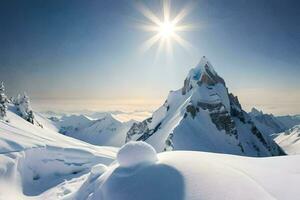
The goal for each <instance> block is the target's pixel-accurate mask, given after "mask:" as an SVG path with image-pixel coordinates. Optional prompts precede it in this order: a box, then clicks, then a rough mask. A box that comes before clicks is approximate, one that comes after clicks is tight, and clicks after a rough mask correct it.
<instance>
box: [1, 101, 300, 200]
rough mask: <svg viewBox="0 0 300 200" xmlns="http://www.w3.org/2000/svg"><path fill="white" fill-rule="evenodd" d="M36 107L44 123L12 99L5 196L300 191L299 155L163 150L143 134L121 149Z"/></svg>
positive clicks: (125, 197) (183, 197) (283, 195)
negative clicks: (80, 136) (92, 140)
mask: <svg viewBox="0 0 300 200" xmlns="http://www.w3.org/2000/svg"><path fill="white" fill-rule="evenodd" d="M198 112H199V111H198ZM202 112H204V111H202ZM188 114H189V115H192V114H191V113H188ZM34 115H35V119H36V120H37V121H39V123H40V124H42V125H43V127H41V126H37V125H35V124H32V123H30V122H28V121H27V120H26V119H24V118H22V117H21V116H19V115H18V113H17V112H16V109H15V106H14V105H12V104H9V105H8V110H7V112H6V118H5V120H3V119H1V120H0V199H1V200H2V199H18V200H19V199H20V200H23V199H24V200H25V199H35V200H42V199H54V200H55V199H64V200H86V199H89V200H96V199H104V200H115V199H118V200H132V199H143V200H150V199H151V200H153V199H156V200H165V199H174V200H207V199H232V200H237V199H247V200H248V199H249V200H254V199H279V200H284V199H297V197H299V196H300V192H299V189H298V185H299V184H300V177H299V170H300V169H299V166H300V165H299V163H300V157H299V155H296V156H280V157H273V158H259V159H258V158H250V157H241V156H233V155H225V154H215V153H206V152H195V151H193V152H192V151H171V152H163V153H158V154H157V153H156V151H155V149H154V148H153V147H151V146H150V145H149V144H147V143H144V142H129V143H127V144H126V145H124V146H123V147H122V148H121V149H118V148H114V147H104V146H102V147H100V146H94V145H91V144H89V143H85V142H83V141H80V140H77V139H74V138H71V137H67V136H65V135H62V134H59V133H58V132H55V129H56V127H55V126H53V124H52V122H50V121H48V119H47V118H44V117H43V116H41V115H39V114H38V113H34ZM196 115H198V114H196ZM188 117H189V116H186V118H188ZM196 117H197V116H195V119H196ZM77 119H80V120H77ZM83 119H85V118H84V116H78V118H76V117H74V118H72V120H69V121H67V120H66V121H65V125H66V124H68V125H74V124H76V125H78V126H81V125H83V123H81V122H82V121H85V122H88V120H86V119H85V120H83ZM87 119H89V118H87ZM190 119H192V118H190ZM220 134H226V133H225V132H221V133H220ZM249 177H250V178H249ZM286 183H289V184H288V185H287V184H286Z"/></svg>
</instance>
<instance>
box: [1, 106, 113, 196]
mask: <svg viewBox="0 0 300 200" xmlns="http://www.w3.org/2000/svg"><path fill="white" fill-rule="evenodd" d="M7 119H8V122H6V121H3V120H2V121H1V120H0V199H1V200H2V199H27V198H29V197H36V198H37V199H59V197H60V196H61V195H67V194H68V193H71V192H72V191H73V188H72V187H69V188H68V189H62V188H60V190H61V191H60V192H59V191H56V192H55V194H51V197H48V196H47V195H48V193H47V191H48V190H50V189H52V188H53V187H56V186H57V185H61V186H62V185H64V184H66V183H68V184H71V183H72V182H74V181H76V180H77V179H79V180H80V179H83V177H82V176H83V175H84V174H86V173H89V172H90V170H91V168H92V167H93V166H94V165H97V164H105V165H108V164H110V163H111V162H113V161H114V159H115V156H116V151H117V149H116V148H113V147H97V146H93V145H90V144H88V143H85V142H82V141H79V140H76V139H73V138H70V137H67V136H64V135H61V134H59V133H57V132H54V131H53V130H50V129H49V128H42V127H39V126H36V125H33V124H31V123H29V122H28V121H26V120H24V119H23V118H21V117H20V116H18V115H17V113H15V108H14V106H13V105H9V110H8V112H7ZM38 119H42V118H38ZM48 125H49V124H48ZM73 192H74V191H73Z"/></svg>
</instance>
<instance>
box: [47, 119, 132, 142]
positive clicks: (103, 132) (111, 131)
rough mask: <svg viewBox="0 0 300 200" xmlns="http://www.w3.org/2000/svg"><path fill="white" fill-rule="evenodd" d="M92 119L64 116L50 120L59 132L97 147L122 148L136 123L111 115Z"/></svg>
mask: <svg viewBox="0 0 300 200" xmlns="http://www.w3.org/2000/svg"><path fill="white" fill-rule="evenodd" d="M100 117H101V118H99V119H92V118H90V117H87V116H85V115H70V116H67V115H64V116H63V117H61V118H60V119H59V118H50V119H51V120H52V123H53V124H54V125H55V126H56V128H57V131H58V132H60V133H62V134H64V135H67V136H70V137H73V138H76V139H79V140H82V141H85V142H88V143H91V144H95V145H106V146H116V147H120V146H122V145H123V144H124V143H125V138H126V133H127V131H128V130H129V129H130V127H131V125H132V124H133V123H134V122H135V121H129V122H120V121H118V120H117V119H115V118H114V117H113V116H112V115H111V114H110V113H105V114H104V113H102V114H101V116H100Z"/></svg>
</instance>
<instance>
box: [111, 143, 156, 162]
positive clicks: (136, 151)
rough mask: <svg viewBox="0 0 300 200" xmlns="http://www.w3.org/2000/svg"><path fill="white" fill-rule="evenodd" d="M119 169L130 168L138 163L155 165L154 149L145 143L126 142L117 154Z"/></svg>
mask: <svg viewBox="0 0 300 200" xmlns="http://www.w3.org/2000/svg"><path fill="white" fill-rule="evenodd" d="M117 160H118V162H119V164H120V166H121V167H130V166H134V165H137V164H140V163H155V162H156V161H157V155H156V151H155V149H154V148H153V147H152V146H151V145H149V144H147V143H146V142H141V141H139V142H134V141H131V142H128V143H127V144H125V145H123V146H122V147H121V149H120V150H119V152H118V154H117Z"/></svg>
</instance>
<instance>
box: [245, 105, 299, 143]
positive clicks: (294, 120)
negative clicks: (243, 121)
mask: <svg viewBox="0 0 300 200" xmlns="http://www.w3.org/2000/svg"><path fill="white" fill-rule="evenodd" d="M249 115H250V116H251V118H252V120H253V121H254V123H255V125H256V126H257V127H258V129H259V130H262V131H263V132H269V135H270V136H271V137H273V138H274V137H275V136H277V133H281V132H284V131H286V130H288V129H290V128H292V127H293V126H295V125H298V124H300V118H299V117H298V116H297V115H295V116H289V115H287V116H274V115H272V114H265V113H263V112H262V111H258V110H257V109H256V108H252V110H251V112H249Z"/></svg>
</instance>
